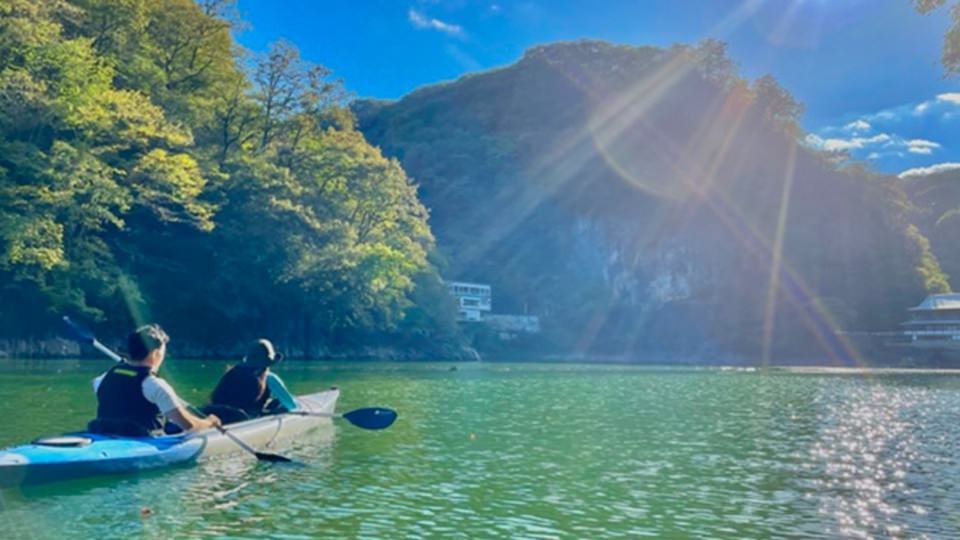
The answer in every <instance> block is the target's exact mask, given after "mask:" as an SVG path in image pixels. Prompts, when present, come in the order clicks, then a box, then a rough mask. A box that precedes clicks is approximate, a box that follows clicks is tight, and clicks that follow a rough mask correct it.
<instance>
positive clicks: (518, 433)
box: [0, 364, 960, 540]
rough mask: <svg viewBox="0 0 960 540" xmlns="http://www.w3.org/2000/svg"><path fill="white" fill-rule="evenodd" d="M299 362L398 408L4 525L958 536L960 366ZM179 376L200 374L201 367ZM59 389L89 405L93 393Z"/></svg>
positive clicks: (65, 529) (24, 498)
mask: <svg viewBox="0 0 960 540" xmlns="http://www.w3.org/2000/svg"><path fill="white" fill-rule="evenodd" d="M287 369H288V371H286V372H284V373H283V377H284V379H285V380H286V381H287V382H288V383H289V384H291V385H292V386H294V387H295V390H300V391H310V390H314V389H316V388H318V387H322V386H326V385H328V384H329V383H330V382H332V381H336V382H337V383H338V384H340V386H341V388H342V390H343V394H342V398H341V400H342V403H341V406H340V407H339V408H340V409H341V410H348V409H350V408H353V407H360V406H369V405H388V406H391V407H394V408H396V409H398V410H399V411H400V417H399V419H398V420H397V423H396V424H394V425H393V426H392V427H391V428H390V429H388V430H384V431H379V432H371V431H365V430H360V429H357V428H355V427H353V426H350V425H349V424H346V423H340V424H334V425H328V426H326V427H325V428H324V430H321V431H318V432H315V433H314V434H312V435H311V436H309V437H305V438H298V439H297V440H295V441H293V442H292V448H291V450H290V452H289V455H292V456H293V457H296V458H297V459H300V460H302V461H305V462H307V463H310V464H311V466H310V467H307V468H302V469H297V468H288V467H277V466H275V465H270V464H261V463H257V462H256V461H255V460H253V459H252V458H251V457H249V456H246V455H243V454H236V455H233V456H231V457H230V458H228V459H223V460H217V461H212V462H209V463H204V464H202V465H200V466H198V467H192V468H181V469H176V470H173V471H168V472H165V473H162V474H156V475H143V476H140V477H123V478H118V479H113V480H110V481H104V480H102V479H101V480H98V481H90V482H89V483H85V484H83V483H81V484H72V485H70V486H69V487H62V488H58V489H59V491H58V489H55V488H49V490H47V491H41V492H34V493H26V494H19V493H5V494H3V496H4V497H5V498H6V499H5V500H6V507H7V509H6V510H4V511H2V512H0V527H2V529H0V530H2V531H4V533H8V535H9V536H10V537H17V538H20V537H25V538H64V537H67V538H81V537H82V538H88V537H97V538H114V537H116V538H119V537H128V536H130V535H133V534H137V535H142V536H145V537H147V538H168V537H171V536H174V537H190V538H201V537H223V538H264V537H271V538H272V537H289V538H363V539H368V540H372V539H394V538H404V539H406V538H412V539H438V540H439V539H444V540H445V539H451V538H452V539H464V540H474V539H491V540H493V539H496V540H500V539H504V538H524V539H527V538H530V539H533V538H537V539H541V538H542V539H560V540H568V539H569V540H579V539H590V540H599V539H606V538H624V539H626V538H640V537H660V538H731V539H740V538H901V537H902V538H956V537H958V532H960V531H958V523H960V492H958V491H956V489H955V488H956V483H957V481H958V480H960V469H958V467H957V465H956V461H955V459H954V457H953V449H954V448H955V445H956V441H957V440H958V439H960V427H958V423H957V422H956V418H955V413H954V412H955V411H956V410H958V409H960V377H958V376H956V375H952V374H943V373H940V374H936V375H935V376H934V375H931V376H921V377H916V376H913V375H903V374H886V375H877V374H874V373H869V372H866V373H861V374H858V375H856V376H849V375H836V374H826V375H825V374H802V373H801V374H798V373H789V372H786V373H783V372H776V371H775V372H743V371H733V370H728V371H720V370H711V369H692V370H684V369H664V368H653V369H648V368H633V367H625V366H575V365H564V366H549V365H503V364H494V365H489V364H469V365H462V366H460V368H459V369H458V370H457V371H455V372H451V371H450V370H449V364H403V365H397V364H360V365H337V364H325V365H318V366H315V367H314V366H309V365H291V366H290V367H288V368H287ZM0 374H2V372H0ZM179 375H180V376H181V377H183V380H184V381H186V382H188V383H189V382H193V383H194V384H193V385H192V386H196V387H197V388H204V387H206V383H205V380H204V379H203V377H206V376H207V375H206V372H203V373H202V374H197V375H195V379H191V377H194V375H192V374H191V373H190V372H188V371H186V370H184V371H181V372H180V373H179ZM30 377H34V375H30ZM37 377H39V375H38V376H37ZM58 380H59V379H58ZM27 382H28V383H29V385H32V386H34V387H40V386H43V385H49V384H52V383H51V382H50V381H48V380H43V379H42V378H37V379H33V378H28V379H27ZM64 384H65V383H64ZM3 391H4V387H3V386H0V393H2V392H3ZM62 399H63V400H64V402H66V403H68V404H71V403H72V404H73V406H74V407H76V406H77V403H80V402H81V401H82V400H84V399H88V396H87V395H86V394H83V395H82V396H80V395H77V396H73V397H70V396H67V397H62ZM0 403H2V400H0ZM0 412H2V411H0ZM41 416H42V415H41ZM40 420H41V421H49V422H53V421H54V420H51V419H42V418H41V419H40ZM13 425H16V424H13ZM5 427H6V426H5ZM29 427H30V426H27V425H24V426H23V428H22V429H24V430H27V429H28V428H29ZM17 429H20V428H17ZM31 435H32V433H31ZM3 436H8V434H4V435H3ZM9 436H10V437H13V436H14V435H9ZM18 437H19V438H20V439H24V438H28V437H27V436H25V435H24V434H20V435H18ZM284 453H287V452H286V451H284ZM144 506H146V507H148V508H149V509H150V514H149V515H148V516H141V514H140V509H141V507H144Z"/></svg>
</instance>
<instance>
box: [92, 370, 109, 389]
mask: <svg viewBox="0 0 960 540" xmlns="http://www.w3.org/2000/svg"><path fill="white" fill-rule="evenodd" d="M106 376H107V374H106V373H102V374H100V375H99V376H97V377H95V378H94V379H93V380H92V381H90V384H91V385H92V386H93V393H94V394H96V393H97V390H99V389H100V383H102V382H103V378H104V377H106Z"/></svg>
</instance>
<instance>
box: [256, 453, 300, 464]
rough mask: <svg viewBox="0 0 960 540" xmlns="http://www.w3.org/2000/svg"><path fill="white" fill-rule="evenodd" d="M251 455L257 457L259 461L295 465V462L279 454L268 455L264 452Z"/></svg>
mask: <svg viewBox="0 0 960 540" xmlns="http://www.w3.org/2000/svg"><path fill="white" fill-rule="evenodd" d="M253 455H255V456H257V459H259V460H260V461H269V462H270V463H297V462H296V461H294V460H292V459H290V458H288V457H284V456H281V455H280V454H268V453H266V452H254V453H253Z"/></svg>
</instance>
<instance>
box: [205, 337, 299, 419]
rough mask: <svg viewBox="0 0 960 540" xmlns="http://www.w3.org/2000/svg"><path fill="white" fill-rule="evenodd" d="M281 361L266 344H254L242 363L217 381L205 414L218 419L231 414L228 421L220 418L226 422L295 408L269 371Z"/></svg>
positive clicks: (269, 345)
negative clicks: (233, 412) (216, 416)
mask: <svg viewBox="0 0 960 540" xmlns="http://www.w3.org/2000/svg"><path fill="white" fill-rule="evenodd" d="M282 359H283V355H282V354H280V353H278V352H276V351H275V350H274V348H273V344H272V343H270V341H269V340H267V339H258V340H257V341H255V342H254V343H253V344H252V345H251V346H250V348H249V349H247V354H246V356H244V357H243V361H242V362H241V363H239V364H237V365H235V366H233V367H231V368H230V369H229V370H228V371H227V372H226V373H224V374H223V377H221V378H220V382H218V383H217V386H216V388H214V389H213V393H211V394H210V405H209V406H208V407H207V409H206V410H207V411H214V412H218V413H219V414H221V415H226V414H227V411H229V410H233V411H235V414H233V415H230V416H231V417H230V418H229V419H228V418H226V417H225V418H224V420H227V421H228V422H229V421H236V420H243V419H245V418H244V417H246V418H255V417H257V416H260V415H262V414H265V413H275V412H284V411H285V410H293V409H295V408H297V402H296V400H295V399H294V398H293V396H291V395H290V392H289V391H287V388H286V386H285V385H284V384H283V381H282V380H280V377H278V376H277V375H276V374H275V373H273V372H271V371H270V366H272V365H274V364H276V363H277V362H279V361H281V360H282ZM236 411H242V413H236Z"/></svg>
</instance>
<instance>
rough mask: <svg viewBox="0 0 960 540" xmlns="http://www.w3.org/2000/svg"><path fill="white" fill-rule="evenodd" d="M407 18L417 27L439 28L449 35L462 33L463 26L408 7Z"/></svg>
mask: <svg viewBox="0 0 960 540" xmlns="http://www.w3.org/2000/svg"><path fill="white" fill-rule="evenodd" d="M407 19H409V20H410V22H411V23H412V24H413V26H415V27H417V28H429V29H432V30H439V31H440V32H443V33H445V34H450V35H461V34H463V27H462V26H460V25H458V24H451V23H448V22H443V21H441V20H440V19H434V18H433V17H427V16H426V15H424V14H423V13H420V12H419V11H417V10H415V9H413V8H410V9H409V10H407Z"/></svg>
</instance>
